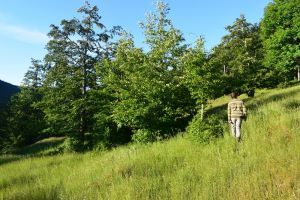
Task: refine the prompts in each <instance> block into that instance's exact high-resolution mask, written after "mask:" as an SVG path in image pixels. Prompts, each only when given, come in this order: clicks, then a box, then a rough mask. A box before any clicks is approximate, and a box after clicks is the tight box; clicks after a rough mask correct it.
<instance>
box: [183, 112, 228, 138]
mask: <svg viewBox="0 0 300 200" xmlns="http://www.w3.org/2000/svg"><path fill="white" fill-rule="evenodd" d="M224 125H225V123H224V121H222V119H220V118H219V117H218V116H217V115H211V116H208V117H207V118H205V119H201V115H200V113H198V114H197V115H195V116H194V118H193V120H192V121H191V122H190V124H189V126H188V127H187V129H186V134H187V137H188V138H190V139H191V140H193V141H196V142H200V143H209V142H211V141H213V140H214V139H216V138H220V137H222V136H223V135H224Z"/></svg>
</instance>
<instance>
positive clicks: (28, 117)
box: [5, 59, 46, 147]
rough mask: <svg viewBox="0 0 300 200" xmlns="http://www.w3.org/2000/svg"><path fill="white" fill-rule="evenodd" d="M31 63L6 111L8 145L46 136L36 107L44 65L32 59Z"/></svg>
mask: <svg viewBox="0 0 300 200" xmlns="http://www.w3.org/2000/svg"><path fill="white" fill-rule="evenodd" d="M31 63H32V65H31V66H30V68H29V70H28V71H27V72H26V74H25V77H24V81H23V82H24V85H23V86H22V87H21V91H20V92H19V93H17V94H16V95H14V96H13V97H12V98H11V100H10V102H9V105H8V109H7V112H6V126H5V132H6V136H7V137H6V140H7V143H8V146H12V147H21V146H24V145H28V144H31V143H33V142H35V141H37V140H39V139H41V138H44V137H46V135H44V134H43V133H42V131H43V129H44V128H45V125H46V124H45V120H44V113H43V112H42V110H41V109H39V108H38V107H37V103H39V102H40V101H41V99H42V94H41V90H40V89H41V86H42V85H43V77H44V74H45V70H44V69H45V68H44V65H43V64H41V62H40V61H39V60H35V59H32V60H31Z"/></svg>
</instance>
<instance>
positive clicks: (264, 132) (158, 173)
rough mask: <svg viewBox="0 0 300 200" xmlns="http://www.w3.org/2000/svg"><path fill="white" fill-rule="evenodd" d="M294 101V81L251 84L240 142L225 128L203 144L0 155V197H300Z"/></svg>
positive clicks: (298, 91)
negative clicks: (253, 90) (253, 92)
mask: <svg viewBox="0 0 300 200" xmlns="http://www.w3.org/2000/svg"><path fill="white" fill-rule="evenodd" d="M227 100H228V99H225V98H223V100H222V102H223V104H226V103H227ZM297 102H300V86H296V87H292V88H288V89H284V90H279V89H276V90H275V89H274V90H262V91H258V94H257V96H256V97H255V98H251V99H250V100H249V101H248V102H247V105H248V106H249V108H250V110H249V111H251V112H249V118H248V120H247V122H245V123H244V124H243V127H242V130H243V134H244V135H243V136H244V140H243V141H242V143H241V144H237V143H236V142H235V140H234V138H232V137H231V136H229V133H228V132H226V133H225V135H224V138H223V139H222V140H216V141H215V142H211V143H209V144H207V145H202V144H199V143H195V142H191V141H190V140H187V139H186V138H185V137H183V138H182V137H177V138H173V139H170V140H167V141H161V142H155V143H152V144H148V145H137V144H134V145H128V146H123V147H118V148H114V149H113V150H111V151H104V152H88V153H84V154H78V153H77V154H74V153H66V154H59V155H55V156H41V157H20V156H11V155H7V156H0V197H3V198H4V199H24V198H25V199H91V200H94V199H130V200H131V199H249V200H250V199H251V200H252V199H299V198H300V192H299V190H298V188H299V187H300V180H299V179H300V177H299V176H298V174H299V165H300V157H299V155H300V148H299V144H300V135H299V123H300V119H299V114H300V113H299V111H300V109H299V103H297ZM258 169H259V170H258ZM70 180H71V181H70Z"/></svg>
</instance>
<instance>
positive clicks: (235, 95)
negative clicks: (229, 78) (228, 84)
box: [230, 92, 239, 99]
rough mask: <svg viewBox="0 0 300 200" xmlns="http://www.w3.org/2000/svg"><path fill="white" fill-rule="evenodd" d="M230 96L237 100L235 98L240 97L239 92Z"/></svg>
mask: <svg viewBox="0 0 300 200" xmlns="http://www.w3.org/2000/svg"><path fill="white" fill-rule="evenodd" d="M230 96H231V98H232V99H235V98H237V97H238V96H239V95H238V93H237V92H232V93H231V94H230Z"/></svg>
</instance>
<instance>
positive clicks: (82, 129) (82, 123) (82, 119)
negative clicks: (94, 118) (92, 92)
mask: <svg viewBox="0 0 300 200" xmlns="http://www.w3.org/2000/svg"><path fill="white" fill-rule="evenodd" d="M81 70H82V75H83V78H82V88H81V95H82V97H81V98H82V99H85V97H86V88H87V83H86V79H87V78H86V76H87V74H86V73H87V72H86V68H85V66H83V67H82V69H81ZM85 115H86V113H85V108H84V105H82V104H81V105H80V125H79V126H80V127H79V134H80V136H79V137H80V139H81V140H82V141H84V134H85V132H86V120H85Z"/></svg>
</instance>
